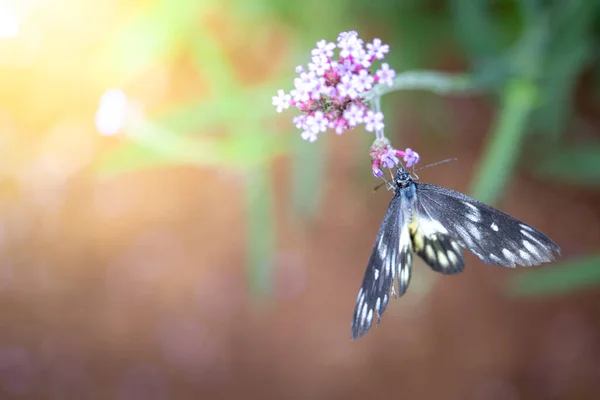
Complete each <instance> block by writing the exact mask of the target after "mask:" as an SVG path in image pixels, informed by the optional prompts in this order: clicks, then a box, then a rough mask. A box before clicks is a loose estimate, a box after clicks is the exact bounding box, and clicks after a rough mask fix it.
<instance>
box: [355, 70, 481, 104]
mask: <svg viewBox="0 0 600 400" xmlns="http://www.w3.org/2000/svg"><path fill="white" fill-rule="evenodd" d="M475 89H476V84H475V81H474V79H473V78H472V77H471V76H470V75H468V74H452V73H445V72H436V71H406V72H401V73H399V74H398V75H396V78H395V79H394V85H393V86H391V87H390V86H384V85H377V86H376V87H375V88H374V89H373V90H371V91H370V92H369V93H368V94H367V95H366V96H365V98H366V99H367V100H368V101H371V100H373V99H375V98H376V97H380V96H383V95H384V94H387V93H391V92H396V91H399V90H427V91H430V92H433V93H437V94H451V93H460V92H471V91H474V90H475Z"/></svg>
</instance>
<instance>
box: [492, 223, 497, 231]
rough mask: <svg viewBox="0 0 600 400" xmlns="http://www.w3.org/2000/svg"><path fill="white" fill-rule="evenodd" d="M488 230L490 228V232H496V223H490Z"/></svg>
mask: <svg viewBox="0 0 600 400" xmlns="http://www.w3.org/2000/svg"><path fill="white" fill-rule="evenodd" d="M490 228H492V230H493V231H494V232H498V225H496V223H495V222H492V225H490Z"/></svg>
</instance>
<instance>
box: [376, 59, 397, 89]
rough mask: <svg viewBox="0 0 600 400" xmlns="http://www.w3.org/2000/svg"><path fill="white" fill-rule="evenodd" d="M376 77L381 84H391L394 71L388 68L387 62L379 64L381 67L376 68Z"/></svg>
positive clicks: (394, 75)
mask: <svg viewBox="0 0 600 400" xmlns="http://www.w3.org/2000/svg"><path fill="white" fill-rule="evenodd" d="M376 75H377V78H379V83H381V84H382V85H388V86H393V85H394V78H395V77H396V71H394V70H393V69H391V68H390V66H389V65H388V63H383V64H381V68H380V69H379V70H377V73H376Z"/></svg>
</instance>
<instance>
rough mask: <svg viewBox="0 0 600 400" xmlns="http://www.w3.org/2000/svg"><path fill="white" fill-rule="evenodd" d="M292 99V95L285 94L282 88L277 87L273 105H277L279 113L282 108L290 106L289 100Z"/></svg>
mask: <svg viewBox="0 0 600 400" xmlns="http://www.w3.org/2000/svg"><path fill="white" fill-rule="evenodd" d="M291 100H292V96H290V95H289V94H285V92H284V91H283V89H279V90H278V91H277V96H273V105H274V106H275V107H277V112H278V113H280V112H282V111H283V110H284V109H286V108H289V107H290V101H291Z"/></svg>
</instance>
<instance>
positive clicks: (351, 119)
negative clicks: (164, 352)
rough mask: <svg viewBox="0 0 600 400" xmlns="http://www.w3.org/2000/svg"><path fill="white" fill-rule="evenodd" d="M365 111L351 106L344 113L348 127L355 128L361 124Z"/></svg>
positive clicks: (354, 105) (353, 105)
mask: <svg viewBox="0 0 600 400" xmlns="http://www.w3.org/2000/svg"><path fill="white" fill-rule="evenodd" d="M364 115H365V110H364V109H363V108H362V107H359V106H357V105H356V104H352V105H351V106H350V107H348V109H347V110H346V111H344V118H345V119H346V121H348V125H350V126H356V125H358V124H360V123H362V122H363V118H364Z"/></svg>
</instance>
